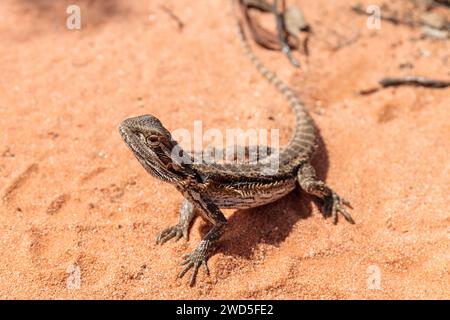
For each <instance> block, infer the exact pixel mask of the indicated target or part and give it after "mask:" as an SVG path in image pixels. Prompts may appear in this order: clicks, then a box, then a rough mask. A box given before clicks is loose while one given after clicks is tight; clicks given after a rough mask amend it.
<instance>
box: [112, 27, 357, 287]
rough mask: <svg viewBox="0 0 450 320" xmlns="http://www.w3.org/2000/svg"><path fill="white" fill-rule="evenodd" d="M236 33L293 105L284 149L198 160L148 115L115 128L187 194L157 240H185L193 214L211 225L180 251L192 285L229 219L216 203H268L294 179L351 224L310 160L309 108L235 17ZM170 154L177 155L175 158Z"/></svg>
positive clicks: (148, 165) (154, 170) (150, 166)
mask: <svg viewBox="0 0 450 320" xmlns="http://www.w3.org/2000/svg"><path fill="white" fill-rule="evenodd" d="M238 34H239V38H240V40H241V43H242V45H243V47H244V50H245V53H246V55H247V56H248V57H249V59H250V61H251V62H252V63H253V64H254V65H255V67H256V69H257V70H258V71H259V72H260V73H261V74H262V75H263V76H264V77H265V78H266V79H268V80H269V82H270V83H272V84H273V85H274V86H275V87H276V88H277V89H278V90H279V91H280V92H281V93H282V94H283V95H284V96H285V97H286V99H287V100H288V101H289V103H290V105H291V107H292V109H293V110H294V113H295V119H296V126H295V132H294V134H293V136H292V138H291V140H290V142H289V143H288V145H287V146H286V147H285V148H283V149H281V150H279V151H278V150H276V151H274V150H271V151H270V152H268V153H267V155H266V156H263V157H261V158H260V159H259V161H257V162H256V163H253V162H250V161H248V162H246V161H244V162H243V163H237V164H236V163H212V164H211V163H206V162H202V163H197V162H195V161H194V157H193V155H191V154H189V153H187V152H184V151H183V150H182V149H181V147H180V145H179V144H178V143H177V142H176V141H174V140H173V139H172V136H171V134H170V133H169V131H168V130H167V129H166V128H165V127H164V126H163V125H162V124H161V122H160V121H159V120H158V119H157V118H156V117H154V116H152V115H143V116H139V117H134V118H129V119H126V120H124V121H123V122H122V123H121V125H120V127H119V131H120V134H121V135H122V138H123V139H124V141H125V143H126V144H127V145H128V147H129V148H130V149H131V151H132V152H133V153H134V155H135V156H136V158H137V159H138V161H139V162H140V163H141V164H142V166H143V167H144V168H145V169H146V170H147V171H148V172H149V173H150V174H151V175H153V176H155V177H156V178H158V179H160V180H162V181H165V182H168V183H170V184H172V185H174V186H175V187H176V188H177V189H178V191H179V192H181V193H182V194H183V196H184V199H185V200H184V201H183V205H182V207H181V213H180V220H179V222H178V224H176V225H175V226H173V227H170V228H167V229H165V230H163V231H162V232H161V233H160V234H159V235H158V236H157V238H156V242H157V243H159V244H163V243H164V242H166V241H168V240H169V239H171V238H175V240H178V239H180V238H181V237H184V238H185V239H188V231H189V225H190V223H191V221H192V220H193V219H194V217H196V216H197V215H200V216H202V217H203V218H204V219H205V220H207V221H208V222H210V223H211V224H212V228H211V230H210V231H209V232H208V233H207V234H206V235H205V236H204V238H203V239H202V240H201V241H200V243H199V244H198V246H197V248H196V249H195V250H194V251H193V252H192V253H191V254H187V255H185V256H184V261H183V263H182V264H183V265H184V268H183V270H182V271H181V272H180V274H179V277H183V276H184V274H186V273H187V272H188V271H189V270H190V269H191V268H192V269H193V272H192V275H191V279H190V285H191V286H192V285H193V284H194V283H195V279H196V276H197V273H198V269H199V268H200V266H203V267H204V268H205V271H206V273H207V274H209V270H208V266H207V259H208V257H209V256H210V255H211V253H212V252H213V245H214V244H215V242H216V241H217V240H218V239H219V238H220V237H221V235H222V234H223V233H224V231H225V228H226V225H227V220H226V218H225V216H224V215H223V213H222V211H221V210H220V208H237V209H239V208H252V207H257V206H260V205H263V204H267V203H270V202H273V201H275V200H277V199H279V198H281V197H283V196H284V195H286V194H287V193H289V192H290V191H292V190H293V189H294V188H295V186H296V185H297V184H298V185H299V186H300V187H301V188H302V189H303V190H304V191H306V192H307V193H309V194H311V195H314V196H316V197H318V198H320V199H322V201H323V204H324V205H323V210H322V213H323V214H324V215H325V216H328V215H331V216H332V219H333V222H334V223H336V222H337V216H338V213H341V214H342V215H343V216H344V217H345V219H346V220H347V221H349V222H350V223H354V222H353V219H352V217H351V216H350V214H349V213H348V212H347V209H346V206H349V203H348V201H346V200H344V199H343V198H341V197H339V195H337V194H336V193H335V192H334V191H333V190H332V189H331V188H330V187H328V186H327V185H326V184H325V183H324V182H323V181H320V180H318V179H317V178H316V173H315V170H314V168H313V167H312V166H311V165H310V164H309V161H310V159H311V157H312V155H313V153H314V151H315V149H316V145H317V144H316V132H315V125H314V122H313V120H312V118H311V117H310V115H309V113H308V111H307V110H306V108H305V107H304V105H303V104H302V103H301V102H300V100H299V99H298V97H297V95H296V94H295V93H294V91H293V90H292V89H290V88H289V87H288V86H287V85H286V84H285V83H284V82H282V81H281V80H280V79H279V78H278V77H277V76H276V75H275V74H274V73H273V72H271V71H269V70H267V68H266V67H265V66H264V65H263V64H262V63H261V62H260V61H259V59H258V58H257V57H256V56H255V55H254V53H253V52H252V50H251V48H250V46H249V44H248V43H247V41H246V39H245V35H244V32H243V30H242V28H241V25H240V23H239V22H238ZM174 150H175V151H176V152H175V153H173V151H174ZM173 154H176V155H177V158H173V157H172V155H173ZM272 161H278V164H279V167H278V170H275V171H274V170H268V168H271V167H270V165H271V164H272V163H273V162H272Z"/></svg>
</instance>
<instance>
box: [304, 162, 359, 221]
mask: <svg viewBox="0 0 450 320" xmlns="http://www.w3.org/2000/svg"><path fill="white" fill-rule="evenodd" d="M297 179H298V183H299V184H300V187H301V188H302V189H303V190H304V191H305V192H306V193H308V194H311V195H314V196H316V197H318V198H319V199H321V200H322V201H323V206H322V214H323V215H324V216H330V215H331V217H332V219H333V223H334V224H336V223H337V218H338V213H340V214H342V215H343V216H344V218H345V220H347V221H348V222H350V223H352V224H354V223H355V221H354V220H353V218H352V216H351V215H350V213H349V212H348V211H347V207H349V208H351V206H350V202H348V201H347V200H345V199H344V198H342V197H341V196H339V195H338V194H337V193H336V192H334V191H333V190H332V189H331V188H330V187H328V186H327V185H326V184H325V182H323V181H321V180H318V179H317V177H316V171H315V170H314V167H313V166H312V165H310V164H308V163H307V164H304V165H303V166H302V167H301V168H300V169H299V171H298V173H297Z"/></svg>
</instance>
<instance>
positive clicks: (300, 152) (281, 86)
mask: <svg viewBox="0 0 450 320" xmlns="http://www.w3.org/2000/svg"><path fill="white" fill-rule="evenodd" d="M236 23H237V28H238V36H239V40H240V42H241V45H242V47H243V48H244V51H245V55H246V56H247V57H248V58H249V59H250V61H251V62H252V64H253V65H254V66H255V67H256V69H257V70H258V72H259V73H260V74H261V75H262V76H263V77H264V78H266V79H267V80H268V81H269V82H270V83H271V84H273V85H274V86H275V88H277V90H278V91H279V92H281V93H282V94H283V95H284V97H285V98H286V99H287V100H288V101H289V104H290V106H291V108H292V110H293V111H294V114H295V123H296V125H295V132H294V134H293V135H292V137H291V139H290V141H289V143H288V145H287V146H285V147H284V148H283V149H282V150H281V152H280V160H281V161H282V162H291V161H295V162H297V161H299V162H300V161H302V160H308V159H309V158H310V157H311V156H312V154H313V153H314V151H315V149H316V146H317V141H316V128H315V125H314V121H313V119H312V118H311V116H310V115H309V113H308V111H307V110H306V108H305V106H304V105H303V103H302V102H301V101H300V99H299V98H298V96H297V94H296V93H295V92H294V90H292V89H291V88H290V87H289V86H288V85H287V84H286V83H284V82H283V81H282V80H281V79H280V78H278V76H277V75H276V74H275V73H274V72H272V71H270V70H268V69H267V68H266V67H265V66H264V64H263V63H262V62H261V60H259V58H258V57H257V56H256V55H255V53H254V52H253V50H252V48H251V47H250V44H249V43H248V41H247V39H246V36H245V32H244V29H243V27H242V25H241V22H240V21H239V20H238V18H236Z"/></svg>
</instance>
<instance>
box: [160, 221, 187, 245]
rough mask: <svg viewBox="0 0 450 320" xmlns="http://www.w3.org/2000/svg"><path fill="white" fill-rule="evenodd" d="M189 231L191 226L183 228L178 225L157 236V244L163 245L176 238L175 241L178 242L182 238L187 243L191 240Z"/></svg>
mask: <svg viewBox="0 0 450 320" xmlns="http://www.w3.org/2000/svg"><path fill="white" fill-rule="evenodd" d="M188 229H189V226H182V225H180V224H176V225H174V226H172V227H169V228H166V229H164V230H163V231H161V232H160V233H159V234H158V235H157V236H156V243H157V244H163V243H165V242H167V241H169V240H170V239H172V238H175V241H178V240H180V238H181V237H183V238H184V239H186V241H187V240H189V232H188Z"/></svg>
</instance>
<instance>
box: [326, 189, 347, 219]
mask: <svg viewBox="0 0 450 320" xmlns="http://www.w3.org/2000/svg"><path fill="white" fill-rule="evenodd" d="M346 207H349V208H351V205H350V202H348V201H347V200H345V199H344V198H342V197H340V196H339V195H338V194H337V193H336V192H334V191H333V190H331V193H330V194H329V195H328V196H327V197H326V198H325V199H324V204H323V207H322V209H323V211H322V212H323V214H324V215H327V216H328V215H331V217H332V219H333V224H336V223H337V219H338V213H340V214H342V215H343V216H344V218H345V220H347V221H348V222H350V223H351V224H355V221H354V220H353V218H352V216H351V215H350V213H349V212H348V211H347V208H346Z"/></svg>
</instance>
